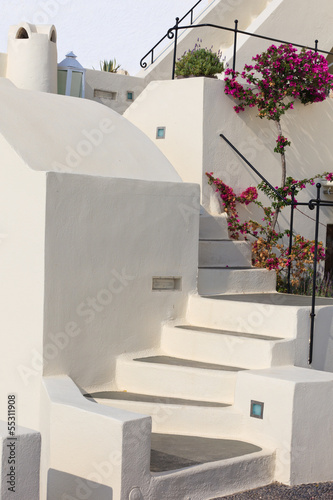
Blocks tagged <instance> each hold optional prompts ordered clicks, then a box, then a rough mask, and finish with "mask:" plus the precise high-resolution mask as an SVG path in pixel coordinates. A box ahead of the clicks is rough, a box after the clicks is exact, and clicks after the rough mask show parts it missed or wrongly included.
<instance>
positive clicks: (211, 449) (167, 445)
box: [150, 433, 262, 472]
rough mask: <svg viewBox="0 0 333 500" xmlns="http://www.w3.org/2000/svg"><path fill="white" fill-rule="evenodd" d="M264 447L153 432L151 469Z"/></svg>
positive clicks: (217, 459)
mask: <svg viewBox="0 0 333 500" xmlns="http://www.w3.org/2000/svg"><path fill="white" fill-rule="evenodd" d="M260 451H262V448H260V447H259V446H256V445H254V444H251V443H247V442H245V441H238V440H234V439H209V438H202V437H197V436H184V435H173V434H156V433H152V436H151V461H150V470H151V471H152V472H166V471H171V470H177V469H183V468H185V467H193V466H194V465H199V464H205V463H209V462H220V461H221V460H227V459H230V458H236V457H242V456H245V455H249V454H252V453H258V452H260Z"/></svg>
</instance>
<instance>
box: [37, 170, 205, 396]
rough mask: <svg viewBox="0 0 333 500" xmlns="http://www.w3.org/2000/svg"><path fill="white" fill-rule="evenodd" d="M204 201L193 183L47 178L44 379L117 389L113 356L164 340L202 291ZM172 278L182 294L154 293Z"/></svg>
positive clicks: (144, 347) (151, 346) (173, 292)
mask: <svg viewBox="0 0 333 500" xmlns="http://www.w3.org/2000/svg"><path fill="white" fill-rule="evenodd" d="M198 202H199V189H198V186H194V185H189V184H182V183H167V182H160V183H158V182H145V181H135V180H130V179H107V178H98V177H90V176H82V175H68V174H61V176H59V174H55V173H50V174H48V179H47V204H46V256H45V269H46V277H45V324H44V356H45V357H46V359H47V360H48V362H47V363H46V365H45V370H44V372H45V374H46V375H59V374H69V375H70V376H71V377H72V378H73V379H74V381H75V382H76V383H78V384H79V385H80V386H83V387H85V388H88V387H90V388H91V387H93V386H95V387H102V386H103V385H104V386H105V385H107V386H109V387H111V386H112V380H113V374H114V366H115V358H116V356H117V355H119V354H123V353H125V352H131V351H138V350H145V349H150V348H153V347H156V346H158V345H159V341H160V330H161V323H162V322H163V321H167V320H170V319H173V318H176V317H182V316H184V307H185V306H186V303H187V295H188V293H189V292H191V291H194V290H195V289H196V274H197V272H196V271H197V255H198V213H199V203H198ZM172 276H174V277H177V278H181V287H180V288H181V289H180V290H177V291H170V290H169V291H166V290H164V291H153V290H152V278H153V277H172ZM57 343H59V346H58V347H57ZM56 351H57V355H54V356H53V352H56Z"/></svg>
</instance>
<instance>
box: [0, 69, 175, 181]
mask: <svg viewBox="0 0 333 500" xmlns="http://www.w3.org/2000/svg"><path fill="white" fill-rule="evenodd" d="M0 103H1V110H2V117H3V119H2V120H1V121H0V133H1V134H3V136H4V137H5V138H6V140H7V141H8V143H9V144H11V145H12V147H13V149H14V150H15V151H16V152H17V154H18V155H19V156H20V157H21V158H22V159H23V161H24V162H26V163H28V164H29V165H30V166H31V168H33V169H34V170H39V171H49V170H51V171H55V172H69V173H83V174H88V175H100V176H107V177H110V176H112V177H121V178H136V179H145V180H160V181H167V182H178V181H180V177H179V176H178V174H177V173H176V172H175V170H174V168H173V167H172V165H171V164H170V162H169V161H168V160H167V159H166V158H165V156H164V155H162V154H161V153H160V151H159V150H158V148H156V147H154V145H153V144H152V143H151V141H150V140H149V139H148V138H147V137H146V136H145V135H144V134H143V133H142V132H141V131H140V130H138V129H137V128H135V127H133V125H132V124H131V123H129V122H128V121H127V120H125V119H124V118H123V117H122V116H120V115H119V114H118V113H116V112H114V111H112V110H110V109H108V108H107V107H106V106H102V105H100V104H97V103H95V102H92V101H89V100H86V99H77V98H73V97H67V96H60V95H59V96H58V95H54V94H47V93H44V92H32V91H27V90H18V89H17V88H16V87H15V86H14V85H13V84H12V83H11V82H10V81H9V80H7V79H5V78H3V79H0ZM18 116H19V117H20V119H19V120H18V119H17V117H18ZM50 130H52V132H51V131H50ZM32 144H33V145H34V147H31V145H32Z"/></svg>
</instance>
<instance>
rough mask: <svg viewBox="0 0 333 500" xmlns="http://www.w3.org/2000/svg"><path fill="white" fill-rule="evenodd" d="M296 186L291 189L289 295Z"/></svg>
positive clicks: (289, 289)
mask: <svg viewBox="0 0 333 500" xmlns="http://www.w3.org/2000/svg"><path fill="white" fill-rule="evenodd" d="M295 189H296V188H295V186H292V188H291V208H290V210H291V212H290V227H289V249H288V257H289V263H288V279H287V293H291V288H290V273H291V259H290V255H291V251H292V248H293V231H294V209H295Z"/></svg>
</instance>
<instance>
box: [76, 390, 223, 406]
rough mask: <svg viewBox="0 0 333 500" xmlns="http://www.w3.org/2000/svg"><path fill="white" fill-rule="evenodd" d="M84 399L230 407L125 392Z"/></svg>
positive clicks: (91, 396)
mask: <svg viewBox="0 0 333 500" xmlns="http://www.w3.org/2000/svg"><path fill="white" fill-rule="evenodd" d="M84 396H85V397H86V398H93V399H112V400H121V401H132V402H137V403H138V402H140V403H156V404H165V405H166V404H168V405H181V406H205V407H212V408H213V407H214V408H225V407H227V406H231V405H230V404H227V403H214V402H211V401H194V400H190V399H181V398H170V397H163V396H153V395H151V394H138V393H134V392H126V391H102V392H93V393H91V394H85V395H84Z"/></svg>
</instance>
